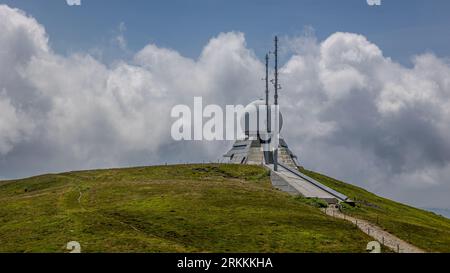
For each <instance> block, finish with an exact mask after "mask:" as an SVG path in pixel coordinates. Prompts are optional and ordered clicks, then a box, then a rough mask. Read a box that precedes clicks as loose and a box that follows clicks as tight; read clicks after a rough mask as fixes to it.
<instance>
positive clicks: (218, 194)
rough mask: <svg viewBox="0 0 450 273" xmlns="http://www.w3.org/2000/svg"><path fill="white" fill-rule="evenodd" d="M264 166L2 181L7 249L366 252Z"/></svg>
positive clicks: (342, 225)
mask: <svg viewBox="0 0 450 273" xmlns="http://www.w3.org/2000/svg"><path fill="white" fill-rule="evenodd" d="M320 206H321V202H319V201H317V200H305V199H302V198H295V197H291V196H289V195H287V194H285V193H282V192H280V191H277V190H274V189H273V188H272V187H271V184H270V181H269V177H268V172H267V171H266V170H265V169H263V168H261V167H256V166H236V165H214V164H213V165H179V166H161V167H142V168H130V169H116V170H98V171H82V172H72V173H65V174H55V175H43V176H39V177H34V178H29V179H23V180H17V181H6V182H0V252H64V251H65V245H66V243H67V242H69V241H78V242H80V243H81V246H82V251H83V252H364V251H365V248H366V245H367V243H368V242H369V241H372V239H371V238H370V237H368V236H366V235H365V234H364V233H362V232H361V231H359V230H357V229H355V227H353V226H352V225H351V224H350V223H347V222H345V221H341V220H337V219H333V218H331V217H328V216H326V215H324V214H323V213H321V212H320V211H319V209H318V208H317V207H320Z"/></svg>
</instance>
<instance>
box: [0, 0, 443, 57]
mask: <svg viewBox="0 0 450 273" xmlns="http://www.w3.org/2000/svg"><path fill="white" fill-rule="evenodd" d="M0 3H6V4H8V5H10V6H12V7H17V8H20V9H23V10H24V11H26V12H27V13H29V14H31V15H32V16H33V17H35V18H36V19H37V20H38V21H39V22H40V23H41V24H43V25H44V26H45V27H46V30H47V32H48V34H49V36H50V42H51V44H52V47H53V48H54V49H55V50H56V51H57V52H58V53H62V54H65V53H67V52H73V51H88V50H92V49H93V48H96V47H108V46H110V41H111V37H113V36H114V35H115V34H116V33H117V31H118V26H119V24H120V23H121V22H124V23H125V25H126V28H127V31H126V33H125V38H126V39H127V42H128V46H129V48H130V50H131V51H133V52H135V51H138V50H139V49H141V48H142V47H144V46H145V45H146V44H148V43H149V42H152V43H156V44H157V45H159V46H162V47H168V48H173V49H176V50H177V51H178V52H180V53H181V54H183V55H185V56H187V57H196V56H198V54H199V53H200V52H201V50H202V48H203V46H204V45H205V44H206V43H207V42H208V40H209V39H210V38H211V37H213V36H216V35H217V34H218V33H220V32H227V31H232V30H235V31H241V32H244V33H245V35H246V40H247V43H248V47H249V48H251V49H253V50H254V51H255V53H256V54H257V55H261V56H263V55H264V53H265V51H266V50H267V49H268V48H270V47H271V40H272V36H273V35H274V34H278V35H280V36H296V35H301V34H302V32H303V29H304V27H305V26H310V27H313V28H314V30H315V33H316V35H317V37H318V38H319V40H322V39H325V38H326V37H328V36H329V35H330V34H332V33H334V32H336V31H346V32H355V33H360V34H363V35H364V36H366V37H367V38H368V39H369V40H370V41H372V42H374V43H375V44H377V45H378V46H380V48H381V49H382V50H383V52H384V54H385V55H386V56H388V57H392V58H393V59H394V60H396V61H398V62H400V63H402V64H405V65H408V64H409V63H410V58H411V56H413V55H415V54H420V53H424V52H433V53H435V54H436V55H437V56H440V57H446V56H450V47H449V46H448V45H449V42H450V41H449V39H450V27H449V26H450V16H448V13H449V11H450V1H447V0H431V1H430V0H383V1H382V5H381V6H379V7H371V6H369V5H367V3H366V1H365V0H345V1H344V0H342V1H337V0H336V1H331V0H304V1H301V0H293V1H291V0H283V1H276V0H164V1H148V0H133V1H123V0H107V1H106V0H82V6H80V7H70V6H68V5H67V4H66V1H65V0H51V1H49V0H33V1H30V0H8V1H5V0H1V1H0ZM105 52H106V54H108V56H106V57H107V58H108V59H114V58H115V56H114V54H115V53H114V52H115V51H111V50H110V51H108V50H105Z"/></svg>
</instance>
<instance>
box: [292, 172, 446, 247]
mask: <svg viewBox="0 0 450 273" xmlns="http://www.w3.org/2000/svg"><path fill="white" fill-rule="evenodd" d="M301 171H302V172H303V173H304V174H306V175H309V176H310V177H312V178H314V179H316V180H318V181H319V182H322V183H323V184H325V185H326V186H329V187H330V188H333V189H335V190H337V191H339V192H342V193H343V194H345V195H347V196H348V197H350V198H351V199H353V200H354V201H356V202H357V206H356V207H351V206H344V212H345V213H347V214H350V215H354V216H357V217H360V218H362V219H366V220H369V221H371V222H373V223H378V225H379V226H380V227H382V228H384V229H385V230H386V231H389V232H390V233H392V234H394V235H396V236H397V237H399V238H401V239H403V240H405V241H407V242H410V243H412V244H413V245H415V246H417V247H420V248H422V249H424V250H425V251H428V252H446V253H448V252H450V220H449V219H447V218H444V217H442V216H439V215H436V214H434V213H432V212H427V211H424V210H420V209H416V208H413V207H410V206H406V205H403V204H400V203H397V202H394V201H391V200H388V199H385V198H381V197H378V196H376V195H374V194H372V193H370V192H368V191H366V190H364V189H361V188H358V187H356V186H353V185H350V184H346V183H344V182H341V181H338V180H336V179H333V178H330V177H327V176H324V175H321V174H318V173H315V172H312V171H308V170H304V169H301Z"/></svg>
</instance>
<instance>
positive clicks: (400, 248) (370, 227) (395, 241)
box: [323, 207, 425, 253]
mask: <svg viewBox="0 0 450 273" xmlns="http://www.w3.org/2000/svg"><path fill="white" fill-rule="evenodd" d="M323 212H324V213H326V214H327V215H329V216H332V217H335V218H338V219H344V220H347V221H349V222H352V223H353V224H354V225H357V226H358V228H359V229H360V230H362V231H363V232H364V233H366V234H367V235H369V236H371V237H372V238H374V239H375V240H377V241H378V242H380V243H381V244H383V245H384V246H386V247H388V248H389V249H391V250H393V251H394V252H397V253H425V251H423V250H422V249H420V248H418V247H415V246H413V245H411V244H409V243H407V242H405V241H403V240H402V239H400V238H398V237H396V236H394V235H392V234H391V233H389V232H387V231H384V230H383V229H382V228H380V227H378V226H376V225H374V224H372V223H370V222H368V221H366V220H361V219H358V218H355V217H351V216H348V215H345V214H343V213H342V212H340V211H339V209H337V208H332V207H329V208H327V209H324V210H323Z"/></svg>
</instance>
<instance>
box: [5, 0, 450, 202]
mask: <svg viewBox="0 0 450 273" xmlns="http://www.w3.org/2000/svg"><path fill="white" fill-rule="evenodd" d="M449 11H450V2H449V1H445V0H442V1H439V0H434V1H419V0H409V1H406V0H405V1H401V0H396V1H394V0H390V1H389V0H384V1H382V4H381V6H369V5H368V4H367V3H366V1H365V0H348V1H347V0H346V1H325V0H323V1H320V0H314V1H271V0H270V1H269V0H259V1H256V0H254V1H250V0H244V1H230V0H228V1H218V0H217V1H215V0H210V1H201V0H188V1H186V0H185V1H181V0H180V1H170V0H169V1H140V0H134V1H116V0H109V1H100V0H82V1H81V6H69V5H67V3H66V1H65V0H58V1H56V0H51V1H50V0H48V1H44V0H35V1H25V0H15V1H2V0H0V30H2V31H0V179H11V178H20V177H26V176H31V175H37V174H41V173H48V172H60V171H69V170H77V169H92V168H108V167H122V166H135V165H151V164H161V163H165V162H167V163H180V162H202V161H216V160H217V159H220V158H221V156H222V155H223V154H224V153H225V152H226V151H227V149H228V148H229V145H230V143H228V142H175V141H173V140H172V139H171V137H170V127H171V124H172V123H173V120H172V119H171V117H170V109H171V108H172V107H173V106H174V105H176V104H180V103H182V104H188V105H190V104H192V101H193V97H194V96H202V97H203V98H204V100H205V102H206V103H215V104H219V105H225V104H247V103H249V102H251V101H253V100H254V99H256V98H259V97H261V96H262V95H263V93H262V90H264V89H263V88H264V86H263V84H264V83H263V82H262V81H261V78H262V77H263V73H264V66H263V56H264V55H265V53H266V52H267V51H268V50H270V49H271V48H272V40H273V36H274V35H278V36H279V37H280V43H281V45H280V46H281V49H280V50H281V55H282V56H281V74H280V80H281V82H282V85H283V91H282V94H281V97H280V100H281V103H282V111H283V113H284V116H285V119H286V121H285V129H284V131H283V134H284V136H285V138H286V140H287V141H288V143H289V144H290V146H291V149H292V150H293V151H294V152H295V153H296V154H297V155H298V156H299V159H300V162H301V163H302V164H303V165H304V166H305V167H307V168H309V169H313V170H316V171H320V172H322V173H325V174H328V175H330V176H333V177H336V178H339V179H342V180H345V181H348V182H351V183H353V184H356V185H359V186H362V187H364V188H366V189H368V190H370V191H373V192H375V193H378V194H380V195H383V196H385V197H388V198H392V199H395V200H398V201H401V202H405V203H408V204H412V205H415V206H419V207H429V208H444V209H449V208H450V200H449V199H448V196H449V195H450V181H449V180H448V177H449V175H450V137H449V136H450V111H449V110H448V109H450V64H449V63H450V61H449V56H450V47H448V44H449V39H450V28H449V27H448V26H449V25H450V18H449V17H448V12H449Z"/></svg>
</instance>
